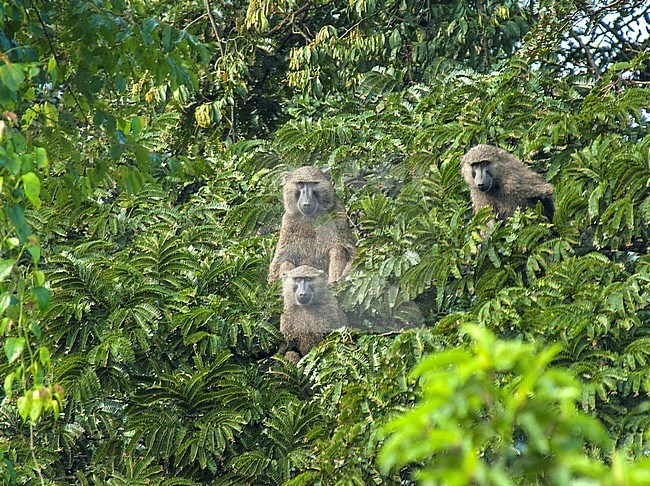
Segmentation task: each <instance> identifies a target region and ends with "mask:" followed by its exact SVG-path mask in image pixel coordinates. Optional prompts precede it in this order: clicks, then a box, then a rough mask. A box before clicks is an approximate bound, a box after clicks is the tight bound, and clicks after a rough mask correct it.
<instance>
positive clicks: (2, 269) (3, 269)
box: [0, 259, 15, 282]
mask: <svg viewBox="0 0 650 486" xmlns="http://www.w3.org/2000/svg"><path fill="white" fill-rule="evenodd" d="M14 263H15V262H14V260H11V259H5V260H0V282H2V281H3V280H4V279H6V278H7V277H8V276H9V274H10V273H11V270H12V269H13V268H14Z"/></svg>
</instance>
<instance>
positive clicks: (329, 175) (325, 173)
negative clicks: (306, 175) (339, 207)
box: [321, 169, 332, 182]
mask: <svg viewBox="0 0 650 486" xmlns="http://www.w3.org/2000/svg"><path fill="white" fill-rule="evenodd" d="M321 172H322V174H323V175H324V176H325V179H327V180H328V181H330V182H332V173H331V172H330V170H329V169H324V170H321Z"/></svg>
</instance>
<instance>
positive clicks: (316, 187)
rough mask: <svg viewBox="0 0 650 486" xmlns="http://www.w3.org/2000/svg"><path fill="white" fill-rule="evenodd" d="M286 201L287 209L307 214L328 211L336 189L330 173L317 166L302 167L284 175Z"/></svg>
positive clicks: (311, 214)
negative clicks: (333, 186)
mask: <svg viewBox="0 0 650 486" xmlns="http://www.w3.org/2000/svg"><path fill="white" fill-rule="evenodd" d="M284 183H285V187H284V202H285V208H286V210H287V211H290V212H295V210H297V211H299V212H300V213H301V214H303V215H305V216H313V215H315V214H316V213H319V212H320V213H323V212H328V211H329V210H330V209H331V206H332V204H333V197H334V190H333V188H332V183H331V181H330V177H329V174H328V173H326V172H323V171H321V170H320V169H317V168H316V167H310V166H308V167H301V168H300V169H296V170H294V171H293V172H287V173H285V175H284Z"/></svg>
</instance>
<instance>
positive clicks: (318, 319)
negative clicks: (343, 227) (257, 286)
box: [280, 265, 348, 363]
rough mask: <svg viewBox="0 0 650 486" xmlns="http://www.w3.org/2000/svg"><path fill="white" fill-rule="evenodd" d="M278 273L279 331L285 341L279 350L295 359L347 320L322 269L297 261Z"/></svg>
mask: <svg viewBox="0 0 650 486" xmlns="http://www.w3.org/2000/svg"><path fill="white" fill-rule="evenodd" d="M281 277H282V290H283V294H284V312H283V314H282V316H281V317H280V331H281V332H282V334H283V336H284V339H285V342H286V344H285V345H284V346H282V347H281V348H280V353H281V354H283V355H284V356H285V358H286V359H287V360H289V361H292V362H293V363H296V362H297V361H298V359H299V358H300V357H302V356H305V355H306V354H307V353H308V352H309V350H310V349H311V348H313V347H314V346H315V345H316V344H318V343H319V342H320V341H322V340H323V338H324V337H325V336H326V335H327V334H328V333H329V332H330V331H332V330H334V329H337V328H339V327H341V326H346V325H347V322H348V321H347V318H346V317H345V314H344V313H343V311H342V310H341V308H340V307H339V305H338V303H337V302H336V299H335V298H334V295H333V294H332V290H331V289H330V286H329V284H328V283H327V279H326V276H325V272H323V271H322V270H319V269H317V268H314V267H310V266H308V265H301V266H299V267H296V268H294V269H292V270H289V271H286V272H283V273H282V275H281ZM296 352H297V353H298V354H296Z"/></svg>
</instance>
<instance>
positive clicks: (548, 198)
mask: <svg viewBox="0 0 650 486" xmlns="http://www.w3.org/2000/svg"><path fill="white" fill-rule="evenodd" d="M486 160H487V161H490V162H491V164H490V168H491V171H492V174H493V177H494V179H495V181H496V183H497V187H495V188H494V189H492V190H490V191H489V192H481V191H480V190H479V189H478V188H477V186H476V184H475V182H474V178H473V177H472V164H474V163H477V162H480V161H486ZM461 173H462V175H463V178H464V179H465V181H466V182H467V184H468V185H469V190H470V196H471V198H472V206H473V208H474V212H476V211H478V210H479V209H481V208H484V207H486V206H489V207H491V208H492V209H493V210H494V212H495V213H496V217H497V218H498V219H501V220H505V219H507V218H508V217H510V216H511V215H512V214H513V213H514V212H515V210H517V208H520V209H524V208H526V207H529V206H535V205H536V204H537V202H538V201H541V202H542V204H543V207H544V214H546V216H547V217H548V218H549V219H550V220H552V219H553V211H554V208H553V185H552V184H550V183H548V182H547V181H546V180H545V179H544V178H543V177H542V176H540V175H539V174H537V173H535V172H533V171H532V170H530V169H529V168H528V167H527V166H526V165H525V164H524V163H523V162H521V161H520V160H519V159H518V158H517V157H515V156H514V155H512V154H511V153H509V152H507V151H506V150H503V149H500V148H498V147H494V146H492V145H477V146H475V147H473V148H471V149H470V150H469V151H468V152H467V153H466V154H465V156H464V157H463V159H462V161H461Z"/></svg>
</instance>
